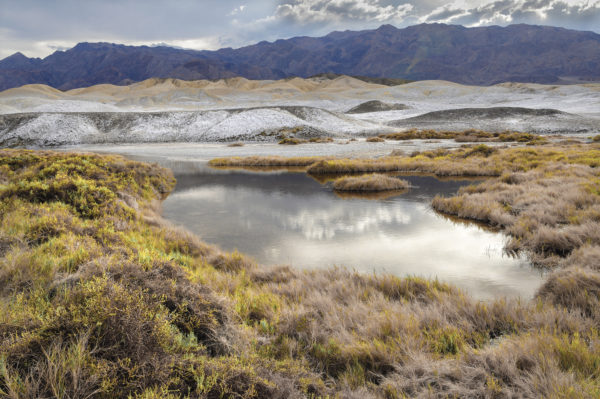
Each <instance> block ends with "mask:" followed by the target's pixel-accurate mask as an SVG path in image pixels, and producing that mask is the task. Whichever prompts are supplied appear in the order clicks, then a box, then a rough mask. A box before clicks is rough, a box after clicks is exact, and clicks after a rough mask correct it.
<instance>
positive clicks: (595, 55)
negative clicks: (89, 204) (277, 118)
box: [0, 23, 600, 90]
mask: <svg viewBox="0 0 600 399" xmlns="http://www.w3.org/2000/svg"><path fill="white" fill-rule="evenodd" d="M599 55H600V35H598V34H596V33H593V32H580V31H575V30H569V29H563V28H554V27H547V26H536V25H524V24H519V25H509V26H508V27H500V26H489V27H477V28H465V27H463V26H460V25H446V24H439V23H434V24H420V25H414V26H410V27H407V28H403V29H398V28H396V27H394V26H393V25H389V24H387V25H382V26H380V27H379V28H377V29H374V30H373V29H372V30H364V31H350V30H346V31H336V32H331V33H330V34H328V35H326V36H324V37H306V36H302V37H295V38H291V39H280V40H276V41H274V42H267V41H261V42H259V43H257V44H254V45H249V46H245V47H242V48H238V49H231V48H227V49H220V50H217V51H195V50H184V49H177V48H172V47H163V46H159V47H152V46H129V45H123V44H114V43H106V42H98V43H89V42H82V43H78V44H77V45H76V46H75V47H73V48H71V49H68V50H66V51H58V52H55V53H54V54H52V55H50V56H48V57H46V58H44V59H43V60H40V59H36V58H27V57H26V56H24V55H23V54H21V53H15V54H13V55H11V56H10V57H7V58H5V59H4V60H1V61H0V90H4V89H7V88H11V87H16V86H21V85H24V84H29V83H43V84H47V85H50V86H52V87H55V88H58V89H61V90H65V89H72V88H76V87H83V86H90V85H94V84H99V83H111V84H121V85H123V84H128V83H131V82H138V81H142V80H145V79H149V78H154V77H156V78H176V79H183V80H197V79H221V78H230V77H235V76H241V77H245V78H247V79H280V78H286V77H292V76H299V77H308V76H312V75H316V74H322V73H324V74H331V73H332V74H345V75H354V76H369V77H372V78H391V79H408V80H424V79H442V80H449V81H453V82H457V83H463V84H475V85H491V84H496V83H500V82H510V81H514V82H532V83H562V82H565V81H579V82H582V81H600V56H599ZM565 60H568V62H565Z"/></svg>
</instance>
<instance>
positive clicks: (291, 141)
mask: <svg viewBox="0 0 600 399" xmlns="http://www.w3.org/2000/svg"><path fill="white" fill-rule="evenodd" d="M304 143H308V140H304V139H299V138H296V137H284V138H282V139H281V140H279V142H278V143H277V144H283V145H297V144H304Z"/></svg>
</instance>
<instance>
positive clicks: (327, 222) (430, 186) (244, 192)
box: [94, 147, 543, 300]
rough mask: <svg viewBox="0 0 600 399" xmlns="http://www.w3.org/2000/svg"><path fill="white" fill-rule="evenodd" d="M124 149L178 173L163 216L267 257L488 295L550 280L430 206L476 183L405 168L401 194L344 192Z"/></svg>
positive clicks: (289, 176)
mask: <svg viewBox="0 0 600 399" xmlns="http://www.w3.org/2000/svg"><path fill="white" fill-rule="evenodd" d="M153 148H155V147H153ZM94 150H96V151H98V150H99V149H98V148H95V149H94ZM213 150H214V149H212V150H211V151H213ZM181 151H184V150H181ZM110 152H120V151H119V148H118V147H116V148H111V149H110ZM157 152H158V151H157ZM167 152H168V151H167ZM122 153H124V154H125V155H127V156H129V157H130V158H133V159H137V160H143V161H154V162H158V163H160V164H162V165H163V166H166V167H170V168H171V169H172V170H173V171H174V174H175V176H176V178H177V186H176V188H175V190H174V191H173V193H171V195H170V196H169V197H168V198H167V199H166V200H165V201H164V202H163V216H164V217H165V218H166V219H168V220H170V221H172V222H173V223H175V224H177V225H181V226H183V227H185V228H187V229H188V230H190V231H192V232H194V233H196V234H197V235H198V236H200V237H201V238H202V239H203V240H204V241H206V242H208V243H211V244H216V245H218V246H219V247H221V248H222V249H223V250H227V251H232V250H238V251H240V252H242V253H244V254H247V255H249V256H251V257H252V258H254V259H255V260H256V261H257V262H259V263H260V264H265V265H281V264H286V265H291V266H293V267H297V268H308V269H311V268H328V267H332V266H339V267H346V268H349V269H352V270H356V271H358V272H362V273H392V274H394V275H397V276H407V275H415V276H422V277H427V278H437V279H439V280H441V281H444V282H448V283H451V284H454V285H456V286H458V287H460V288H462V289H465V290H466V291H467V292H468V293H469V294H470V295H472V296H474V297H475V298H479V299H484V300H485V299H490V298H497V297H502V296H509V297H515V296H520V297H522V298H531V297H532V296H533V295H534V293H535V291H536V289H537V288H538V287H539V286H540V285H541V283H542V280H543V275H542V272H540V270H538V269H535V268H533V267H532V266H531V265H530V264H529V262H528V261H527V259H521V258H514V257H511V256H508V255H507V254H505V253H504V251H503V247H504V244H505V240H506V237H505V236H504V235H503V234H501V233H498V232H494V231H491V230H489V229H486V228H484V227H481V226H478V225H476V224H473V223H465V222H460V221H456V220H452V219H450V218H447V217H445V216H442V215H440V214H438V213H436V212H435V211H434V210H433V209H431V206H430V203H431V199H432V198H433V197H434V196H435V195H436V194H439V195H444V196H450V195H452V194H453V193H455V192H456V191H457V190H458V189H459V188H460V187H461V186H463V185H466V184H472V183H473V182H472V181H467V180H462V181H461V180H438V179H436V178H434V177H430V176H404V177H403V178H404V179H406V180H409V181H410V183H411V184H412V186H413V188H411V189H410V190H409V191H408V192H405V193H403V194H400V195H397V196H394V197H391V198H383V199H366V198H360V197H354V198H353V197H351V198H342V197H340V196H338V195H337V194H336V193H335V192H334V191H333V189H332V187H331V184H330V183H324V184H322V183H320V182H318V181H316V180H315V179H313V178H311V177H310V176H308V175H306V174H304V173H302V172H295V173H294V172H251V171H241V170H217V169H213V168H210V167H208V166H207V165H206V159H205V158H203V157H197V159H198V160H194V159H193V158H194V157H189V156H188V157H169V156H166V155H165V153H163V155H158V153H147V152H146V153H144V151H139V153H138V154H137V155H136V151H135V150H133V149H131V148H130V149H128V150H127V151H123V152H122ZM211 155H212V154H211Z"/></svg>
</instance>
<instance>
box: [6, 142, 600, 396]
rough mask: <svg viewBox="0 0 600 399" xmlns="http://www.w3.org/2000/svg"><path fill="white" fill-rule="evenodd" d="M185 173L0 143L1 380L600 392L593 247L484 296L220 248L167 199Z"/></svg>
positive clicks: (170, 388)
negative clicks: (165, 208)
mask: <svg viewBox="0 0 600 399" xmlns="http://www.w3.org/2000/svg"><path fill="white" fill-rule="evenodd" d="M578 151H580V150H579V149H577V150H576V149H573V152H572V153H571V155H569V156H567V155H565V156H564V157H565V158H563V160H564V159H573V158H572V157H575V158H576V159H580V160H581V159H583V158H585V157H584V156H583V154H579V155H576V153H578ZM581 151H582V152H583V149H582V150H581ZM440 156H441V155H440ZM476 156H477V157H485V156H484V155H481V154H480V155H476ZM546 156H550V155H548V154H546ZM556 156H560V155H556ZM424 157H425V158H427V157H428V156H427V155H424ZM569 157H571V158H569ZM577 157H579V158H577ZM415 158H418V157H415ZM417 161H418V159H417V160H415V162H417ZM402 162H404V161H402ZM419 162H420V161H419ZM564 165H566V166H565V167H566V168H567V169H569V172H568V176H571V175H575V176H583V177H586V176H587V175H586V174H585V173H588V172H589V173H593V172H590V171H592V170H593V169H592V168H591V167H590V166H586V165H585V162H574V164H573V165H568V164H567V163H565V164H564ZM538 167H539V165H538ZM538 167H535V168H534V167H531V168H529V171H520V172H516V173H517V175H516V176H515V177H514V181H513V178H512V177H510V178H509V176H508V175H507V176H505V177H502V179H504V180H506V182H504V183H503V184H518V181H520V180H519V179H520V178H521V174H527V173H534V172H536V171H537V170H538ZM547 167H548V168H550V167H551V165H547ZM571 167H573V168H575V169H573V171H571V170H570V168H571ZM551 171H552V169H549V170H548V171H545V172H544V174H545V173H550V172H551ZM504 173H508V172H503V176H504ZM519 173H521V174H519ZM511 176H512V175H511ZM596 176H597V175H596ZM540 178H544V176H541V177H540ZM551 178H552V177H551ZM554 178H556V177H554ZM173 183H174V181H173V178H172V176H171V175H170V174H169V173H168V172H167V171H166V170H163V169H161V168H159V167H157V166H150V165H144V164H140V163H136V162H129V161H125V160H124V159H122V158H119V157H114V156H96V155H78V154H61V153H53V152H30V151H14V150H3V151H0V209H1V212H0V256H1V258H0V307H1V309H0V395H1V396H4V397H10V398H26V397H69V398H89V397H106V398H108V397H111V398H112V397H132V398H179V397H191V398H221V397H234V398H299V397H308V398H317V397H322V398H325V397H330V398H331V397H343V398H361V399H364V398H375V397H380V398H403V397H490V398H491V397H515V396H517V397H565V398H566V397H569V398H571V397H585V398H588V397H589V398H593V397H598V395H600V372H599V370H600V368H599V365H600V335H599V333H598V331H597V328H598V326H599V325H600V311H599V309H600V304H599V303H598V296H599V295H600V273H599V271H598V269H599V267H598V263H597V262H596V263H594V259H598V257H597V256H598V254H600V250H599V249H598V247H593V248H595V249H592V250H593V251H597V252H596V253H595V258H594V257H593V255H594V254H593V253H592V252H587V254H583V253H580V256H579V258H572V259H571V261H572V264H571V265H570V267H569V268H565V269H563V270H562V271H559V272H557V273H555V274H552V275H550V277H549V279H548V281H547V283H546V284H544V285H543V286H542V287H541V289H540V291H539V293H538V295H537V296H536V298H535V299H534V300H533V301H531V302H522V301H519V300H514V301H510V300H497V301H494V302H489V303H482V302H477V301H473V300H471V299H469V298H468V297H467V296H465V295H464V294H463V293H462V292H460V291H458V290H457V289H455V288H453V287H451V286H448V285H446V284H443V283H441V282H438V281H427V280H423V279H420V278H404V279H400V278H396V277H392V276H386V275H380V276H366V275H360V274H356V273H351V272H349V271H346V270H342V269H328V270H323V271H297V270H293V269H291V268H288V267H276V268H265V267H259V266H257V265H255V264H254V263H253V262H252V261H251V260H249V259H247V258H245V257H244V256H243V255H241V254H239V253H231V254H225V253H221V252H220V251H218V250H216V249H215V248H212V247H210V246H208V245H206V244H204V243H202V242H200V241H199V240H198V239H197V238H196V237H194V236H192V235H191V234H188V233H186V232H184V231H180V230H177V229H174V228H172V227H170V226H169V225H167V224H166V223H165V222H164V221H163V220H162V219H160V217H158V216H157V214H156V209H157V207H158V202H159V200H160V199H162V198H163V197H164V196H165V195H166V194H167V193H168V192H169V190H170V189H171V188H172V187H173ZM583 190H588V192H589V194H590V195H595V196H598V195H599V193H600V192H599V191H598V186H597V183H593V181H592V182H588V183H587V185H584V187H583ZM475 191H476V190H475ZM470 194H471V192H464V193H462V194H461V195H470ZM586 198H587V197H586ZM590 198H595V197H590ZM586 201H591V199H588V200H586ZM586 204H587V203H584V204H583V205H586ZM577 207H578V209H583V208H581V205H578V206H577ZM588 210H589V209H588ZM577 215H578V216H579V217H580V219H582V218H583V217H584V216H586V215H593V214H592V213H591V211H590V212H588V213H586V214H585V215H582V214H577ZM575 222H576V221H571V223H575ZM584 255H585V256H584ZM590 256H591V257H590Z"/></svg>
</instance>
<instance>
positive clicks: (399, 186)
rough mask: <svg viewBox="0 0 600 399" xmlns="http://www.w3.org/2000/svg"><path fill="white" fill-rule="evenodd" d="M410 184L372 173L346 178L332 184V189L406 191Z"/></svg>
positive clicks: (395, 178)
mask: <svg viewBox="0 0 600 399" xmlns="http://www.w3.org/2000/svg"><path fill="white" fill-rule="evenodd" d="M409 187H410V183H409V182H408V181H406V180H403V179H399V178H397V177H391V176H386V175H382V174H379V173H372V174H367V175H362V176H346V177H341V178H338V179H337V180H335V181H334V182H333V189H334V190H338V191H362V192H373V191H390V190H406V189H408V188H409Z"/></svg>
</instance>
